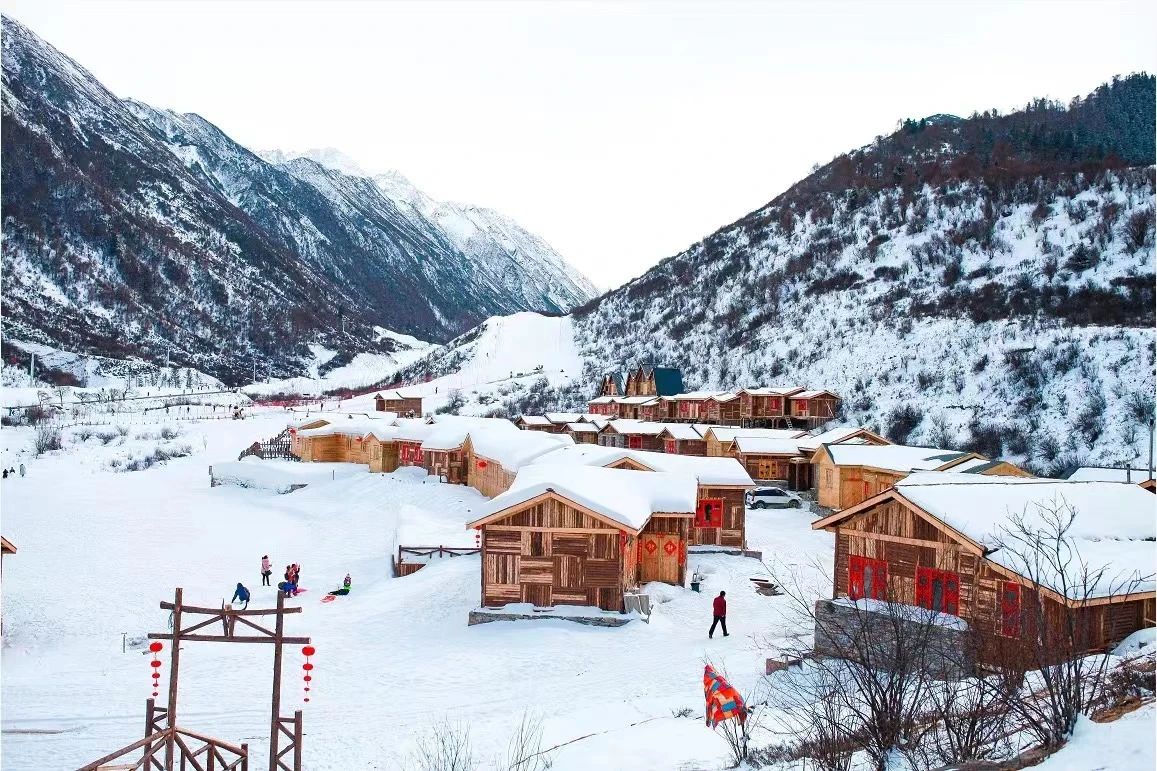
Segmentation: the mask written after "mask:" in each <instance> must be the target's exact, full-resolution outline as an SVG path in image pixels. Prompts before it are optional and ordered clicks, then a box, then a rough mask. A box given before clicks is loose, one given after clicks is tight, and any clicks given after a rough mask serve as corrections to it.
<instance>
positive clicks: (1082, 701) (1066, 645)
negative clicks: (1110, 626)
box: [982, 498, 1152, 747]
mask: <svg viewBox="0 0 1157 771" xmlns="http://www.w3.org/2000/svg"><path fill="white" fill-rule="evenodd" d="M1076 517H1077V510H1076V509H1075V508H1074V507H1072V506H1071V505H1070V504H1069V503H1068V502H1067V501H1065V500H1064V499H1063V498H1059V499H1055V500H1053V501H1051V502H1042V503H1038V504H1034V505H1033V506H1032V507H1031V509H1030V508H1026V509H1025V510H1024V511H1022V512H1020V513H1017V514H1014V515H1012V516H1011V517H1010V520H1009V523H1008V524H1007V525H1006V526H1004V527H1003V528H1002V529H1001V531H1000V533H999V535H998V538H997V539H996V542H995V543H994V544H993V552H996V553H999V554H1000V561H1001V563H1002V564H1003V565H1004V566H1005V567H1007V568H1009V569H1010V570H1011V571H1012V572H1014V573H1016V574H1017V575H1018V576H1020V577H1021V579H1022V581H1021V583H1022V586H1021V590H1020V591H1021V604H1020V611H1019V616H1020V617H1019V619H1017V627H1018V631H1019V637H1018V638H1016V639H1014V640H1012V641H1010V642H1005V643H1003V644H1001V643H994V644H993V647H992V650H991V652H990V654H989V655H988V656H987V657H986V658H988V659H991V660H995V661H996V662H997V663H998V666H999V669H1000V671H1001V672H1002V673H1003V675H1004V678H1003V679H1004V682H997V681H996V680H992V679H988V680H984V681H982V682H983V683H986V684H988V687H996V688H1000V689H1003V690H1005V691H1013V690H1015V691H1016V692H1017V698H1014V699H1012V700H1011V702H1010V709H1011V710H1012V712H1013V714H1014V716H1015V717H1016V718H1017V719H1018V721H1019V722H1021V723H1022V724H1023V727H1024V728H1025V729H1026V730H1028V731H1029V732H1031V733H1032V735H1033V736H1034V737H1035V738H1036V739H1037V740H1038V741H1039V742H1040V743H1041V744H1042V745H1044V746H1045V747H1055V746H1058V745H1060V744H1062V743H1064V742H1065V741H1066V740H1067V739H1068V738H1069V736H1071V735H1072V732H1073V728H1074V727H1075V726H1076V723H1077V718H1078V716H1080V715H1081V714H1088V713H1090V712H1091V711H1092V710H1093V709H1094V708H1095V707H1096V706H1097V705H1098V704H1099V703H1100V702H1101V700H1102V699H1103V697H1104V694H1105V686H1106V682H1107V676H1108V671H1109V658H1108V657H1107V656H1103V655H1089V654H1090V653H1092V650H1091V649H1092V648H1094V647H1096V646H1097V645H1099V643H1100V640H1099V639H1096V638H1094V637H1093V628H1094V626H1095V622H1096V620H1097V618H1096V614H1097V613H1098V612H1100V608H1099V607H1097V605H1101V607H1106V609H1108V608H1111V607H1112V604H1113V603H1112V602H1110V604H1109V605H1108V606H1104V605H1103V604H1102V603H1101V602H1100V601H1103V600H1104V599H1105V598H1112V597H1125V596H1127V595H1129V594H1130V593H1132V592H1135V591H1137V590H1138V589H1139V587H1140V586H1142V585H1143V584H1146V583H1148V582H1151V581H1152V574H1149V575H1144V576H1142V575H1141V574H1140V573H1139V572H1138V571H1135V570H1134V571H1128V570H1122V569H1120V568H1116V567H1111V566H1109V565H1100V566H1093V565H1090V564H1089V563H1088V562H1086V561H1085V559H1084V558H1083V557H1082V556H1081V553H1080V549H1079V547H1078V543H1077V540H1076V539H1075V538H1073V537H1072V535H1070V533H1071V532H1072V529H1073V523H1074V522H1075V520H1076ZM993 683H996V684H995V685H993Z"/></svg>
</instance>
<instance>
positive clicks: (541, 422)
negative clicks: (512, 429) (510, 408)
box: [519, 415, 551, 426]
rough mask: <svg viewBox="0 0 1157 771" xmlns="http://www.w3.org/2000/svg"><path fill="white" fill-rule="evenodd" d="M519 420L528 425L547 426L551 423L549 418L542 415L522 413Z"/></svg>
mask: <svg viewBox="0 0 1157 771" xmlns="http://www.w3.org/2000/svg"><path fill="white" fill-rule="evenodd" d="M519 420H520V421H522V422H523V423H525V424H526V425H528V426H549V425H551V422H550V419H549V418H547V417H545V416H543V415H523V416H522V417H521V418H519Z"/></svg>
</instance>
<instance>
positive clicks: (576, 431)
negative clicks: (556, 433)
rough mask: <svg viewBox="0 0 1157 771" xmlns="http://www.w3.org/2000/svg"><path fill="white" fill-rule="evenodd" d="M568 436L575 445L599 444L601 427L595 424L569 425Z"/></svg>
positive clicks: (567, 427) (567, 425)
mask: <svg viewBox="0 0 1157 771" xmlns="http://www.w3.org/2000/svg"><path fill="white" fill-rule="evenodd" d="M566 434H567V435H568V436H569V437H570V438H571V439H572V440H574V442H575V444H598V443H599V427H598V426H597V425H596V424H594V423H567V424H566Z"/></svg>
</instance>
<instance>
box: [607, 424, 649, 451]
mask: <svg viewBox="0 0 1157 771" xmlns="http://www.w3.org/2000/svg"><path fill="white" fill-rule="evenodd" d="M663 428H664V426H663V424H662V423H651V422H646V421H641V420H612V421H611V422H609V423H607V425H605V426H604V427H603V428H602V430H601V431H599V441H598V443H599V444H600V445H602V446H603V447H622V448H626V449H631V450H655V451H660V450H662V449H663V440H662V439H660V438H659V434H660V433H661V432H662V430H663Z"/></svg>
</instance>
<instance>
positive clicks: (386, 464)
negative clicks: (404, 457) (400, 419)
mask: <svg viewBox="0 0 1157 771" xmlns="http://www.w3.org/2000/svg"><path fill="white" fill-rule="evenodd" d="M363 440H364V449H365V455H366V463H367V464H368V465H369V467H370V471H371V472H372V473H375V474H382V473H386V474H388V473H390V472H392V471H397V469H398V443H397V430H396V429H395V430H393V431H384V430H380V429H375V430H373V431H370V432H369V433H368V434H366V435H365V437H363Z"/></svg>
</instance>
